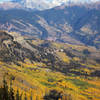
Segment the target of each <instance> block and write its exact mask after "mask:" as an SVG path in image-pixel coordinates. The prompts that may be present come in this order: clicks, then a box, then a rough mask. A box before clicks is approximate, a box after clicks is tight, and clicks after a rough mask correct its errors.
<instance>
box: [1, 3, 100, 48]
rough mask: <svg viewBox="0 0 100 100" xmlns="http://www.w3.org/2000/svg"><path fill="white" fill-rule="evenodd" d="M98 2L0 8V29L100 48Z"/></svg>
mask: <svg viewBox="0 0 100 100" xmlns="http://www.w3.org/2000/svg"><path fill="white" fill-rule="evenodd" d="M98 4H99V3H97V4H94V6H90V5H87V6H84V5H81V6H80V5H71V6H67V7H66V6H60V7H56V8H53V9H50V10H45V11H36V12H32V11H25V10H21V9H20V10H16V9H15V10H6V11H4V10H1V11H0V12H1V15H0V29H3V30H8V31H15V32H19V33H21V34H23V35H32V36H34V37H36V38H40V39H47V40H53V41H59V42H64V43H71V44H85V45H91V46H95V47H97V48H100V46H99V44H100V37H99V35H100V34H99V32H100V30H99V26H100V23H99V19H100V12H99V8H98V6H96V5H98Z"/></svg>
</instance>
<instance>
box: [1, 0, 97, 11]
mask: <svg viewBox="0 0 100 100" xmlns="http://www.w3.org/2000/svg"><path fill="white" fill-rule="evenodd" d="M97 1H98V0H96V1H94V0H89V1H88V0H76V1H75V0H41V1H40V0H9V1H8V2H6V1H4V4H5V3H7V4H8V5H4V4H3V2H2V3H1V4H0V5H4V8H5V7H6V6H7V7H8V6H9V8H10V6H11V5H10V4H11V3H12V4H13V6H14V5H16V4H17V5H18V4H19V5H20V6H21V8H27V9H37V10H45V9H50V8H53V7H56V6H61V5H70V4H92V3H95V2H97ZM2 8H3V7H2ZM11 8H12V7H11ZM17 8H20V7H19V6H18V7H17Z"/></svg>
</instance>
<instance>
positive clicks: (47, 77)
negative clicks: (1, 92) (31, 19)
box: [0, 31, 100, 100]
mask: <svg viewBox="0 0 100 100" xmlns="http://www.w3.org/2000/svg"><path fill="white" fill-rule="evenodd" d="M99 73H100V51H99V50H97V49H96V48H94V47H87V46H81V45H80V46H79V45H71V44H63V43H56V42H51V41H44V40H39V39H34V38H33V39H32V38H30V37H26V36H25V37H22V36H21V35H20V34H18V33H12V32H7V31H0V86H1V84H2V82H1V81H2V77H3V75H6V77H7V81H8V80H9V78H12V77H13V79H14V80H13V87H14V91H15V92H16V91H17V90H19V92H20V94H21V93H23V94H22V96H23V99H22V100H24V93H25V92H26V95H27V97H28V100H30V94H32V96H33V98H34V100H37V98H38V99H39V100H41V98H42V99H43V96H44V95H45V94H47V93H48V92H49V91H50V90H57V91H60V92H61V93H62V95H63V96H62V97H63V100H66V99H64V98H68V97H70V98H72V100H74V98H75V97H76V99H77V100H89V99H90V98H92V99H90V100H98V98H100V96H99V95H98V94H99V93H100V89H99V88H100V84H99V83H100V74H99ZM94 80H95V81H94ZM8 83H9V81H8ZM94 92H95V94H94ZM66 95H67V96H66Z"/></svg>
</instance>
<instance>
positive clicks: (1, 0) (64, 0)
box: [0, 0, 100, 3]
mask: <svg viewBox="0 0 100 100" xmlns="http://www.w3.org/2000/svg"><path fill="white" fill-rule="evenodd" d="M4 1H11V0H0V2H4ZM33 1H35V0H33ZM44 1H50V2H56V3H57V1H58V2H59V1H63V2H66V1H69V0H44ZM70 1H74V2H77V1H81V2H84V1H88V2H89V1H93V2H95V1H100V0H70Z"/></svg>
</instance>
